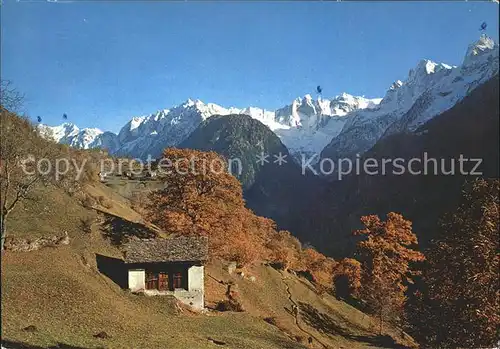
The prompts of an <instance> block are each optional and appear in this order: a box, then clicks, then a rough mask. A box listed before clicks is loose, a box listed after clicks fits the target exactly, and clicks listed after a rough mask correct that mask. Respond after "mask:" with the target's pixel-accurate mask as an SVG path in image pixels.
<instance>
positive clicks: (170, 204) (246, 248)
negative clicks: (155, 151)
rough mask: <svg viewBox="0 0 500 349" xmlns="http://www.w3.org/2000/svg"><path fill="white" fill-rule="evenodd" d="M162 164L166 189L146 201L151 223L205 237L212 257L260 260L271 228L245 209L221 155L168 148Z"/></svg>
mask: <svg viewBox="0 0 500 349" xmlns="http://www.w3.org/2000/svg"><path fill="white" fill-rule="evenodd" d="M163 159H164V160H162V161H161V164H163V165H164V167H163V168H162V169H159V172H160V173H161V175H162V177H163V178H164V180H165V184H166V185H165V188H164V189H162V190H157V191H154V192H152V193H151V194H150V196H149V199H150V200H149V203H148V204H147V206H146V212H147V213H146V218H147V219H148V220H149V221H151V222H152V223H154V224H156V225H157V226H159V227H160V228H162V229H164V230H165V231H167V232H169V233H173V234H180V235H203V236H208V238H209V244H210V254H211V256H212V257H220V258H225V259H229V260H235V261H237V262H239V263H240V264H245V263H250V262H252V261H254V260H255V259H257V258H259V257H261V256H262V254H263V253H264V247H263V246H264V244H265V243H266V239H267V234H268V230H269V229H272V227H273V223H271V222H272V221H271V222H269V220H266V219H265V218H261V217H257V216H255V215H254V214H253V213H252V212H251V211H250V210H248V209H246V208H245V206H244V200H243V194H242V189H241V185H240V183H239V182H238V180H237V179H236V178H235V177H233V176H232V175H231V174H230V173H229V172H228V170H227V164H226V163H225V161H224V160H223V159H222V158H221V157H220V156H219V155H217V154H216V153H215V152H202V151H197V150H191V149H175V148H167V149H165V150H164V152H163Z"/></svg>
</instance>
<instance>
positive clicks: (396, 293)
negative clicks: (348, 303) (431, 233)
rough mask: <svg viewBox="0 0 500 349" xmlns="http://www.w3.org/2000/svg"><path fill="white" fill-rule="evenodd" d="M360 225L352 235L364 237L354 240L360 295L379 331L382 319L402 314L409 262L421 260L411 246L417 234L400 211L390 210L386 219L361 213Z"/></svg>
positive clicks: (394, 318)
mask: <svg viewBox="0 0 500 349" xmlns="http://www.w3.org/2000/svg"><path fill="white" fill-rule="evenodd" d="M361 222H362V223H363V225H364V226H365V228H364V229H362V230H358V231H355V232H354V234H355V235H361V236H363V237H365V239H364V240H362V241H360V242H359V243H358V252H359V255H360V258H361V265H362V274H361V289H360V297H361V299H363V300H364V301H365V302H366V305H367V307H368V309H369V311H371V312H372V313H374V314H376V316H377V317H378V320H379V332H380V333H382V330H383V324H384V322H385V321H388V320H389V321H396V320H398V319H399V318H401V317H402V315H403V307H404V304H405V301H406V295H405V291H406V290H407V285H408V283H412V282H413V281H412V275H413V272H412V269H411V268H410V264H411V263H412V262H419V261H423V260H424V256H423V254H422V253H420V252H418V251H416V250H414V249H412V247H414V246H416V245H417V237H416V235H415V234H414V233H413V231H412V224H411V222H410V221H408V220H405V219H404V218H403V216H401V215H400V214H397V213H394V212H391V213H389V214H388V215H387V220H386V221H382V220H380V218H379V217H378V216H374V215H371V216H364V217H362V218H361Z"/></svg>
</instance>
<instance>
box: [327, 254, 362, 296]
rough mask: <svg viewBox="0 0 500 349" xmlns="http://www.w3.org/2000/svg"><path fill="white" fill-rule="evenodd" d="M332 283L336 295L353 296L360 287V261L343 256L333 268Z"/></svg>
mask: <svg viewBox="0 0 500 349" xmlns="http://www.w3.org/2000/svg"><path fill="white" fill-rule="evenodd" d="M333 283H334V285H335V294H336V295H337V297H341V298H349V297H352V296H355V295H356V294H357V292H358V291H359V288H360V287H361V263H360V262H359V261H357V260H355V259H352V258H344V259H342V260H341V261H340V262H338V263H336V264H335V266H334V268H333Z"/></svg>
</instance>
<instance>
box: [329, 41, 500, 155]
mask: <svg viewBox="0 0 500 349" xmlns="http://www.w3.org/2000/svg"><path fill="white" fill-rule="evenodd" d="M496 74H498V44H495V43H494V42H493V40H492V39H491V38H489V37H487V36H486V35H482V36H481V38H480V39H479V40H478V41H477V42H476V43H474V44H472V45H470V46H469V48H468V49H467V53H466V55H465V58H464V60H463V63H462V65H461V66H458V67H454V66H449V65H447V64H443V63H435V62H432V61H430V60H421V61H420V62H419V63H418V64H417V66H416V67H415V68H414V69H411V70H410V72H409V75H408V78H407V79H406V80H405V81H404V82H401V81H396V82H395V83H394V84H393V85H392V86H391V87H390V89H389V90H388V91H387V93H386V95H385V97H384V98H383V99H382V101H381V102H380V104H379V105H378V106H377V107H376V108H370V109H368V108H367V109H364V110H360V111H356V112H355V113H354V115H352V116H351V117H350V118H349V119H348V121H347V122H346V124H345V125H344V128H343V129H342V131H341V132H340V133H339V134H338V135H337V136H336V137H334V138H333V140H332V141H331V142H330V144H328V146H326V147H325V149H324V150H323V152H322V154H321V157H322V158H326V157H328V158H332V159H337V158H343V157H353V156H355V155H356V154H362V153H364V152H365V151H367V150H368V149H370V148H371V147H372V146H373V145H374V144H375V143H376V142H377V141H378V140H379V139H380V138H382V137H384V136H387V135H390V134H393V133H397V132H406V131H410V132H411V131H414V130H416V129H417V128H418V127H419V126H420V125H422V124H423V123H425V122H427V121H428V120H430V119H431V118H433V117H434V116H436V115H438V114H441V113H442V112H444V111H446V110H448V109H450V108H451V107H453V106H454V105H455V104H456V103H457V102H458V101H460V100H461V99H463V98H464V97H465V96H466V95H468V94H469V93H470V92H471V91H472V90H473V89H475V88H476V87H477V86H479V85H480V84H482V83H484V82H486V81H487V80H488V79H490V78H491V77H493V76H494V75H496ZM471 117H472V116H471Z"/></svg>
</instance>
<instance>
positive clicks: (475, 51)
mask: <svg viewBox="0 0 500 349" xmlns="http://www.w3.org/2000/svg"><path fill="white" fill-rule="evenodd" d="M495 52H496V54H497V55H498V43H496V42H495V41H494V40H493V39H492V38H490V37H489V36H488V35H486V34H481V37H480V38H479V40H478V41H476V42H474V43H472V44H470V45H469V47H468V48H467V52H466V53H465V58H464V62H463V66H465V67H469V66H471V65H475V64H476V62H482V61H483V60H484V59H488V58H487V57H489V56H490V54H492V53H493V54H494V53H495ZM483 57H484V58H483Z"/></svg>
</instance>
